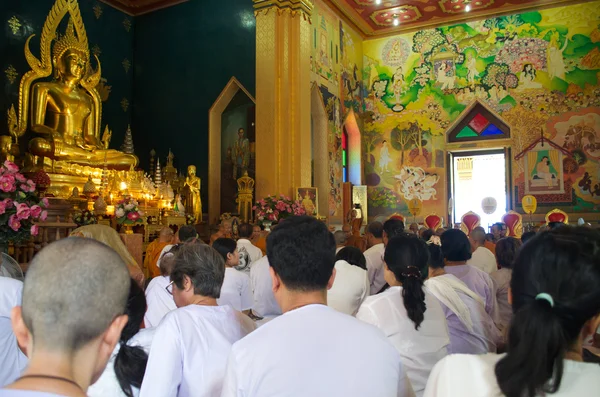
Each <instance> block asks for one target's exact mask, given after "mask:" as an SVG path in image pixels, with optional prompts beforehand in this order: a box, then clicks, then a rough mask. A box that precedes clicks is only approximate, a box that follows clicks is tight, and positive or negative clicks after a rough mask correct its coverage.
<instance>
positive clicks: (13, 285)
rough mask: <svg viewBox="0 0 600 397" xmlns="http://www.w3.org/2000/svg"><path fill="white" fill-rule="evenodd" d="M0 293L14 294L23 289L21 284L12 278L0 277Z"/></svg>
mask: <svg viewBox="0 0 600 397" xmlns="http://www.w3.org/2000/svg"><path fill="white" fill-rule="evenodd" d="M0 286H2V288H1V289H0V291H2V292H5V293H8V294H10V293H14V292H18V291H20V290H22V289H23V282H22V281H21V280H15V279H14V278H10V277H4V276H0Z"/></svg>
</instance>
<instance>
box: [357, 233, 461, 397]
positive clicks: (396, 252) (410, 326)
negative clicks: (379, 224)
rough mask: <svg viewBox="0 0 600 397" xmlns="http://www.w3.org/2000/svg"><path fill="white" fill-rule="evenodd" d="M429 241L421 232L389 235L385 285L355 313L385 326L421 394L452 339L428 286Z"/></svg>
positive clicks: (389, 337)
mask: <svg viewBox="0 0 600 397" xmlns="http://www.w3.org/2000/svg"><path fill="white" fill-rule="evenodd" d="M428 259H429V254H428V252H427V246H426V245H425V243H424V242H423V241H422V240H421V239H419V238H418V237H417V236H413V235H409V234H401V235H398V236H396V237H393V238H392V239H390V240H389V242H388V244H387V246H386V249H385V254H384V274H385V281H386V282H387V283H388V284H389V285H390V288H389V289H387V290H386V291H384V292H382V293H380V294H378V295H374V296H371V297H369V298H367V299H366V300H365V302H364V303H363V304H362V306H361V307H360V309H359V311H358V313H357V314H356V318H358V319H359V320H362V321H365V322H367V323H370V324H373V325H375V326H377V327H378V328H380V329H381V330H382V331H383V332H384V333H385V335H386V336H387V338H388V339H389V341H390V342H391V343H392V344H393V345H394V346H395V347H396V350H398V352H399V353H400V356H401V357H402V359H403V360H402V362H403V364H404V365H405V366H406V372H407V375H408V378H409V379H410V381H411V384H412V386H413V389H414V391H415V394H416V395H417V396H422V395H423V391H424V389H425V384H426V383H427V378H428V377H429V373H430V371H431V369H432V368H433V366H434V365H435V363H437V362H438V361H439V360H440V359H442V358H443V357H445V356H446V354H447V346H448V344H449V343H450V339H449V336H448V326H447V325H446V318H445V316H444V312H443V310H442V307H441V305H440V304H439V302H438V301H437V300H436V299H435V297H434V296H433V295H431V294H430V293H429V291H428V290H427V288H425V287H424V286H423V279H424V276H426V275H427V263H428Z"/></svg>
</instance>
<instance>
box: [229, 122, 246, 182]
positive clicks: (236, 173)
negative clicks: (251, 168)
mask: <svg viewBox="0 0 600 397" xmlns="http://www.w3.org/2000/svg"><path fill="white" fill-rule="evenodd" d="M231 156H232V158H231V162H232V163H233V179H235V180H237V179H238V178H241V177H242V176H243V175H244V172H246V171H248V164H249V162H250V142H249V141H248V138H246V137H245V132H244V129H243V128H240V129H239V130H238V139H237V140H236V141H235V143H234V144H233V150H232V153H231Z"/></svg>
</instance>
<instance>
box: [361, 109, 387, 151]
mask: <svg viewBox="0 0 600 397" xmlns="http://www.w3.org/2000/svg"><path fill="white" fill-rule="evenodd" d="M360 119H361V121H362V125H363V130H362V134H361V140H362V143H363V148H364V152H365V156H366V159H367V161H368V162H371V152H372V151H373V150H374V149H375V145H377V144H378V143H380V142H381V141H382V140H383V131H381V129H380V128H379V126H378V125H377V123H375V118H374V114H373V112H364V113H362V114H361V115H360Z"/></svg>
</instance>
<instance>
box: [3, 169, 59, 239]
mask: <svg viewBox="0 0 600 397" xmlns="http://www.w3.org/2000/svg"><path fill="white" fill-rule="evenodd" d="M19 171H20V170H19V167H18V166H17V165H16V164H15V163H13V162H11V161H5V162H4V163H3V164H0V244H7V243H8V242H16V243H19V242H22V241H26V240H28V239H30V238H31V236H36V235H37V234H38V232H39V226H38V225H37V224H36V222H38V221H44V220H46V218H47V217H48V211H46V210H45V208H48V206H49V203H48V199H46V198H43V199H40V198H39V197H38V195H37V193H36V185H35V183H34V182H33V181H32V180H30V179H27V178H26V177H25V176H24V175H23V174H21V173H20V172H19Z"/></svg>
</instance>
